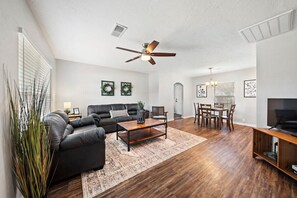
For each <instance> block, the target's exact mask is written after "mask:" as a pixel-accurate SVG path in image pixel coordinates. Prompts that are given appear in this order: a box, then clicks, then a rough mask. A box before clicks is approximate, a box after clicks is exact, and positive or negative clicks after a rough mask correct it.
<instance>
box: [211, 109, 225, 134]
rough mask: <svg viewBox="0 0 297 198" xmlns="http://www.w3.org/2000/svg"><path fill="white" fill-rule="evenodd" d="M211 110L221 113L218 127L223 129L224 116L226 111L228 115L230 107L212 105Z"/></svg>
mask: <svg viewBox="0 0 297 198" xmlns="http://www.w3.org/2000/svg"><path fill="white" fill-rule="evenodd" d="M211 111H213V112H218V113H219V115H218V118H219V120H218V123H217V125H218V128H219V129H220V130H221V128H222V123H223V122H222V116H223V114H224V112H226V115H228V111H229V109H228V108H219V107H212V108H211Z"/></svg>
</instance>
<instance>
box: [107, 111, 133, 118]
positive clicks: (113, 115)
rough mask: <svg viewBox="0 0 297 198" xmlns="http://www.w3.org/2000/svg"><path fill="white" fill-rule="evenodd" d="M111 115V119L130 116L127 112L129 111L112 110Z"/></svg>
mask: <svg viewBox="0 0 297 198" xmlns="http://www.w3.org/2000/svg"><path fill="white" fill-rule="evenodd" d="M109 113H110V116H111V118H117V117H122V116H129V115H128V112H127V109H124V110H110V112H109Z"/></svg>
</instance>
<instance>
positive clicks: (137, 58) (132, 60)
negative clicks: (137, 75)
mask: <svg viewBox="0 0 297 198" xmlns="http://www.w3.org/2000/svg"><path fill="white" fill-rule="evenodd" d="M140 57H141V55H139V56H136V57H135V58H132V59H129V60H127V61H126V63H129V62H131V61H134V60H136V59H138V58H140Z"/></svg>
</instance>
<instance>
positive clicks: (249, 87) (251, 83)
mask: <svg viewBox="0 0 297 198" xmlns="http://www.w3.org/2000/svg"><path fill="white" fill-rule="evenodd" d="M243 84H244V85H243V86H244V87H243V90H244V97H245V98H256V94H257V82H256V79H252V80H245V81H244V82H243Z"/></svg>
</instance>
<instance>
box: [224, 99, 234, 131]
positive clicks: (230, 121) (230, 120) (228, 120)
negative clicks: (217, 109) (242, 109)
mask: <svg viewBox="0 0 297 198" xmlns="http://www.w3.org/2000/svg"><path fill="white" fill-rule="evenodd" d="M235 107H236V105H235V104H234V105H231V107H230V110H229V111H228V114H227V116H222V120H226V123H227V127H228V128H229V131H231V130H234V125H233V114H234V111H235Z"/></svg>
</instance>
